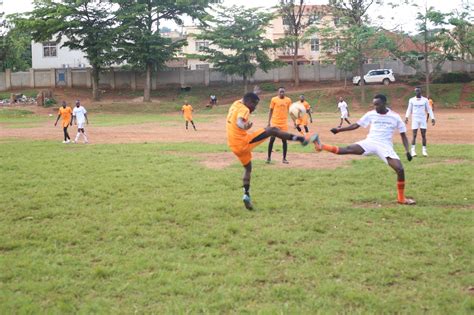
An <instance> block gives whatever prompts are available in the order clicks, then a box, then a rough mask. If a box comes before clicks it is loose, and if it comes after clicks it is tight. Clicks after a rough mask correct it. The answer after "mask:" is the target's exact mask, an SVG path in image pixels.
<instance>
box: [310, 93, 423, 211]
mask: <svg viewBox="0 0 474 315" xmlns="http://www.w3.org/2000/svg"><path fill="white" fill-rule="evenodd" d="M373 104H374V107H375V110H372V111H370V112H368V113H366V114H365V115H364V116H363V117H362V118H361V119H360V120H359V121H358V122H357V123H355V124H352V125H350V126H348V127H344V128H332V129H331V132H332V133H334V134H337V133H339V132H343V131H350V130H355V129H358V128H359V127H364V128H367V127H368V126H369V125H370V131H369V134H368V136H367V138H366V139H365V140H362V141H359V142H356V143H354V144H351V145H349V146H347V147H343V148H340V147H336V146H332V145H327V144H321V142H320V140H319V137H316V140H315V141H314V145H315V148H316V151H318V152H319V151H322V150H325V151H329V152H332V153H334V154H355V155H377V156H378V157H379V158H380V159H382V160H383V161H384V162H385V163H387V164H388V165H389V166H390V167H391V168H393V169H394V170H395V172H396V173H397V191H398V197H397V200H398V203H400V204H404V205H413V204H415V201H414V200H412V199H409V198H406V197H405V171H404V169H403V165H402V163H401V162H400V158H399V157H398V155H397V153H396V152H395V150H394V149H393V143H392V137H393V132H394V131H395V130H396V129H397V130H398V132H399V133H400V136H401V138H402V141H403V146H404V147H405V151H406V156H407V159H408V161H411V159H412V157H411V155H410V152H409V147H408V139H407V136H406V127H405V124H404V123H403V120H402V119H401V118H400V115H398V114H397V113H395V112H394V111H392V110H390V109H389V108H387V98H386V97H385V95H382V94H377V95H375V97H374V100H373Z"/></svg>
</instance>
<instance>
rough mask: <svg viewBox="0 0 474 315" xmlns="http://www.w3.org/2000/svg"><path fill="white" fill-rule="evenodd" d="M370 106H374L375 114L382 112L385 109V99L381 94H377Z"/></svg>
mask: <svg viewBox="0 0 474 315" xmlns="http://www.w3.org/2000/svg"><path fill="white" fill-rule="evenodd" d="M372 104H374V106H375V110H376V111H377V112H383V111H384V110H385V108H386V107H387V97H386V96H385V95H383V94H377V95H375V96H374V99H373V101H372Z"/></svg>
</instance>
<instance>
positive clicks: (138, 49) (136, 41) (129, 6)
mask: <svg viewBox="0 0 474 315" xmlns="http://www.w3.org/2000/svg"><path fill="white" fill-rule="evenodd" d="M113 1H114V2H115V3H116V4H117V5H118V7H119V9H118V12H117V16H118V22H119V24H120V41H119V44H118V47H117V51H118V53H119V54H120V56H121V60H123V61H126V62H127V63H129V64H131V65H132V66H134V67H135V68H138V69H143V70H145V71H146V80H145V87H144V91H143V101H145V102H149V101H151V97H150V91H151V77H152V73H153V71H156V70H157V69H160V68H163V67H164V66H165V62H166V61H168V60H170V59H173V58H174V57H175V56H176V54H177V52H178V51H179V49H180V48H181V47H182V46H184V45H185V44H186V40H184V39H181V40H172V39H170V38H166V37H163V36H162V34H160V31H159V30H160V25H161V23H162V22H163V21H166V20H171V21H174V22H175V23H176V24H178V25H183V23H184V21H183V16H184V15H188V16H190V17H192V18H193V19H199V20H203V21H204V20H205V19H206V18H207V17H208V14H207V12H206V9H207V8H208V7H209V5H210V4H211V3H214V2H215V1H210V0H180V1H174V0H113Z"/></svg>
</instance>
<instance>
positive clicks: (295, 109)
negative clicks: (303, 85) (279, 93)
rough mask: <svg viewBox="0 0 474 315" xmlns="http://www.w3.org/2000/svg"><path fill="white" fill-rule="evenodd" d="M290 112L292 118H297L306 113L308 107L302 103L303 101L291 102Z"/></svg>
mask: <svg viewBox="0 0 474 315" xmlns="http://www.w3.org/2000/svg"><path fill="white" fill-rule="evenodd" d="M289 113H290V116H291V118H293V119H295V120H296V119H298V118H301V117H302V116H303V115H304V114H306V108H304V105H303V104H301V102H296V103H293V104H291V106H290V110H289Z"/></svg>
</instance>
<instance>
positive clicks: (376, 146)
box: [356, 139, 400, 164]
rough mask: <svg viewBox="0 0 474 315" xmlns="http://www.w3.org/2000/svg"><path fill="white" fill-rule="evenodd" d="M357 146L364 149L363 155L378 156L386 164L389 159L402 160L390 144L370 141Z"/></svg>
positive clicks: (361, 142) (364, 141)
mask: <svg viewBox="0 0 474 315" xmlns="http://www.w3.org/2000/svg"><path fill="white" fill-rule="evenodd" d="M356 144H358V145H360V146H361V147H362V149H364V154H363V155H377V156H378V157H379V158H380V159H381V160H382V161H384V162H385V163H386V164H387V163H388V162H387V158H391V159H395V160H400V158H399V157H398V154H397V152H395V150H394V149H393V146H392V145H390V144H386V143H383V142H376V141H373V140H369V139H365V140H362V141H359V142H356Z"/></svg>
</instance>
